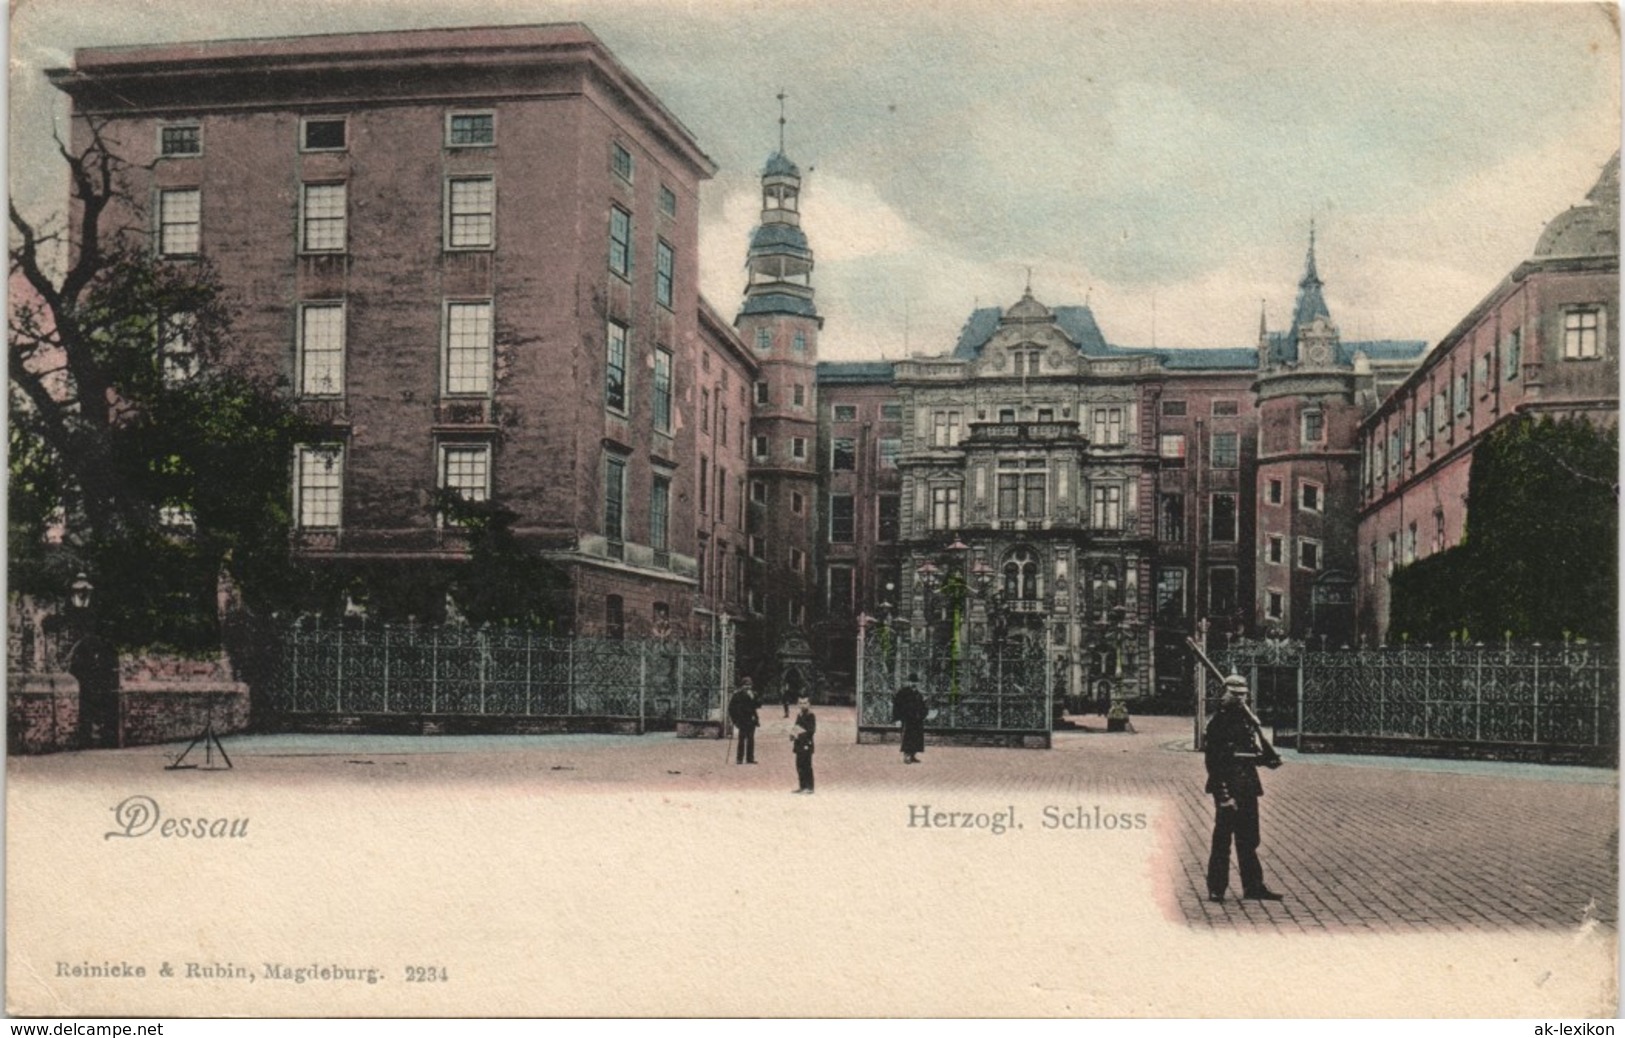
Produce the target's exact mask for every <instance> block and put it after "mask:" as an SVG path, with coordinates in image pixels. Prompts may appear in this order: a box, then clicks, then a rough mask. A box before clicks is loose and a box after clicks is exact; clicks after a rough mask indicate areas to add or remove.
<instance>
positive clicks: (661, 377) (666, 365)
mask: <svg viewBox="0 0 1625 1038" xmlns="http://www.w3.org/2000/svg"><path fill="white" fill-rule="evenodd" d="M654 382H655V385H654V390H655V398H654V411H655V413H654V420H655V428H656V429H657V430H659V431H660V432H663V433H669V432H671V351H670V350H663V349H659V348H656V350H655V379H654Z"/></svg>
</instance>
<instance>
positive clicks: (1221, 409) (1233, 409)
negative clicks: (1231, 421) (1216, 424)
mask: <svg viewBox="0 0 1625 1038" xmlns="http://www.w3.org/2000/svg"><path fill="white" fill-rule="evenodd" d="M1236 413H1237V405H1236V402H1235V401H1234V400H1215V401H1213V417H1215V418H1233V417H1235V415H1236Z"/></svg>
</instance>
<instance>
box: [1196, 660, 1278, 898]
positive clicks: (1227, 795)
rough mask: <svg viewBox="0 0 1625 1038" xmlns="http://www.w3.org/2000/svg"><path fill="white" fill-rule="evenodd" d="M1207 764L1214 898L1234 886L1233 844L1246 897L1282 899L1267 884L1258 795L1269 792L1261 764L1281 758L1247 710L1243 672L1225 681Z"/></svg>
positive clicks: (1210, 873) (1208, 740) (1275, 763)
mask: <svg viewBox="0 0 1625 1038" xmlns="http://www.w3.org/2000/svg"><path fill="white" fill-rule="evenodd" d="M1204 763H1205V764H1206V765H1207V791H1208V792H1209V793H1210V794H1212V795H1213V809H1214V813H1213V846H1212V850H1211V852H1210V853H1209V855H1208V863H1207V894H1208V900H1209V901H1223V900H1224V895H1225V890H1226V889H1227V888H1228V887H1229V885H1230V845H1231V844H1232V843H1234V844H1235V847H1236V864H1237V866H1238V867H1239V869H1240V872H1241V896H1242V897H1244V898H1248V899H1251V900H1254V901H1279V900H1281V895H1280V894H1277V893H1276V892H1275V891H1273V890H1271V889H1270V888H1269V887H1267V886H1265V885H1264V869H1263V866H1262V865H1260V864H1259V862H1258V844H1259V833H1258V798H1259V797H1261V796H1263V795H1264V785H1263V783H1261V782H1259V780H1258V766H1259V765H1260V764H1262V765H1264V767H1266V768H1278V767H1280V766H1281V757H1280V755H1279V754H1277V753H1276V752H1275V747H1273V746H1271V745H1270V744H1269V740H1268V739H1265V738H1264V732H1263V730H1262V729H1261V728H1259V726H1258V721H1257V720H1256V719H1255V718H1254V717H1253V714H1252V711H1251V710H1249V709H1248V708H1247V679H1246V678H1244V677H1242V676H1241V675H1239V674H1232V675H1230V676H1229V677H1228V678H1225V680H1224V698H1223V699H1221V700H1220V701H1219V711H1218V713H1216V714H1214V715H1213V720H1211V721H1209V722H1208V726H1207V738H1206V742H1205V743H1204Z"/></svg>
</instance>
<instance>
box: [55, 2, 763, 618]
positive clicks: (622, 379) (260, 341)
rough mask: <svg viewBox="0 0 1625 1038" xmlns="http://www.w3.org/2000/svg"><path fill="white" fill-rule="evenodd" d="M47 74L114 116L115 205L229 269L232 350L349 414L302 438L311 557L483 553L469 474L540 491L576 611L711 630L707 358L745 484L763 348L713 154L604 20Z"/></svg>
mask: <svg viewBox="0 0 1625 1038" xmlns="http://www.w3.org/2000/svg"><path fill="white" fill-rule="evenodd" d="M50 75H51V79H52V82H53V83H55V85H56V86H58V87H59V88H61V89H62V90H64V91H66V92H67V93H68V94H69V95H70V96H71V97H72V99H73V105H74V115H75V118H74V128H73V142H74V145H75V146H76V147H79V148H83V147H84V146H85V145H86V144H87V143H88V142H89V139H90V134H91V132H92V131H91V126H92V124H94V125H95V126H97V127H99V130H100V133H101V134H102V136H103V138H104V139H105V140H106V141H107V142H108V144H109V145H110V146H111V147H112V149H113V150H114V151H115V152H116V153H117V154H118V155H120V156H121V157H122V158H124V159H125V160H126V161H127V162H128V167H127V170H126V172H127V176H128V179H129V181H130V182H129V184H128V187H129V188H130V194H129V199H128V201H127V203H125V204H123V205H121V207H119V208H117V209H116V210H115V211H113V212H111V213H110V214H109V215H110V217H111V218H112V219H113V220H115V221H118V222H121V223H123V224H124V225H126V226H131V227H138V228H147V229H150V231H151V234H152V241H153V247H154V249H155V250H156V251H157V252H158V253H160V254H161V255H164V256H166V257H171V258H175V259H179V260H188V259H190V258H193V257H197V258H199V259H200V260H206V261H208V262H210V263H212V264H213V265H214V267H215V269H216V270H217V271H218V273H219V275H220V278H221V280H222V282H223V284H224V286H225V290H226V298H227V302H228V304H229V305H230V307H231V310H232V316H233V319H234V333H235V341H236V348H237V349H238V352H239V356H238V357H237V361H238V362H239V363H243V364H246V365H248V366H251V367H253V368H255V369H258V370H259V371H262V372H269V373H271V374H274V375H276V376H279V377H281V378H282V379H283V380H285V382H286V384H287V385H288V386H290V387H291V389H292V391H293V393H294V394H295V395H296V396H297V398H298V399H299V401H300V403H301V405H302V406H303V407H304V408H306V409H307V410H308V411H309V412H310V413H312V414H313V415H315V416H317V417H319V418H321V419H322V420H323V421H324V422H325V423H326V426H327V429H328V433H327V435H326V436H325V437H324V438H323V439H322V441H321V442H316V443H310V444H306V445H304V446H302V447H301V448H300V449H299V450H298V452H297V456H296V457H295V458H293V459H291V462H292V469H293V476H292V486H293V500H294V505H293V507H294V516H295V519H296V523H297V528H298V537H299V546H300V548H301V550H302V551H303V552H304V553H305V554H306V555H307V557H308V558H309V559H310V560H311V561H312V563H313V564H316V565H321V564H323V563H324V562H326V561H329V560H331V561H335V562H337V561H342V560H361V559H387V560H400V561H402V562H410V561H412V560H421V559H431V558H433V559H448V558H449V559H455V558H458V557H460V556H461V555H462V554H463V552H464V550H465V548H464V545H463V544H462V543H461V539H460V537H459V532H458V529H457V528H456V527H455V526H454V525H449V524H447V523H445V522H444V521H442V519H441V518H440V517H438V516H436V515H435V514H434V512H433V510H432V505H431V502H432V501H433V500H434V498H435V496H436V492H437V491H438V490H441V489H446V490H451V491H454V492H456V493H458V494H460V495H462V496H463V497H465V498H468V499H472V500H481V499H487V498H500V499H501V500H502V501H504V502H506V503H507V504H509V506H510V507H513V508H514V509H515V510H516V511H518V512H519V520H518V523H517V525H516V532H517V533H518V534H519V536H520V537H521V538H522V539H523V540H525V541H526V542H528V543H530V544H533V545H535V546H537V547H540V548H542V549H544V550H545V551H546V552H547V553H548V555H549V556H551V557H552V558H554V559H555V560H557V561H558V562H560V563H561V564H562V565H563V566H564V567H565V568H566V569H567V570H568V571H569V574H570V576H571V579H572V585H573V591H572V601H571V602H570V603H569V604H568V615H569V616H571V617H572V618H573V624H572V626H573V627H574V628H575V629H577V630H580V631H583V632H588V633H608V634H611V635H620V634H623V633H624V634H646V633H649V632H651V631H659V630H662V629H665V628H666V627H668V626H673V627H675V628H677V629H682V628H683V627H684V625H686V624H687V622H688V618H689V617H690V615H691V612H692V610H693V608H694V605H695V603H694V601H693V596H694V591H695V588H696V581H697V579H698V576H699V570H698V562H697V559H696V552H697V548H698V543H699V541H698V538H697V530H696V524H697V521H698V520H699V519H700V517H701V509H700V507H699V506H700V505H701V504H703V503H704V502H705V497H704V495H703V494H702V493H701V485H700V481H699V473H698V472H697V464H696V461H697V459H698V458H700V457H704V456H706V454H705V451H702V450H701V449H700V447H701V444H702V437H701V434H700V433H699V428H700V423H699V422H698V421H696V417H697V415H698V414H699V413H700V412H701V409H702V407H703V406H704V398H703V396H702V395H701V393H702V382H703V381H704V379H705V377H706V372H705V371H704V367H703V366H704V365H705V363H706V361H707V359H708V358H715V359H712V360H711V363H712V364H713V366H714V367H716V368H720V369H721V371H720V372H717V371H713V372H712V374H711V375H710V376H709V377H711V378H720V379H721V380H722V381H721V387H722V388H721V392H722V395H723V397H724V399H719V400H714V401H712V407H713V408H715V409H717V412H718V414H721V415H726V414H727V410H728V409H729V408H730V407H731V408H732V409H733V418H732V419H731V420H732V421H737V422H739V423H741V425H740V428H738V429H731V428H730V427H729V424H728V422H729V421H730V420H723V421H722V422H721V424H720V425H717V426H716V428H715V432H714V433H708V434H705V435H717V436H720V440H719V441H718V442H717V443H716V444H715V448H714V449H715V451H716V454H715V455H714V456H712V457H711V459H710V464H711V465H714V466H715V467H716V471H717V473H718V475H717V476H716V477H714V478H716V479H717V491H716V492H717V494H718V495H719V496H720V495H722V494H724V493H726V494H727V495H728V498H729V502H728V503H731V502H732V501H735V500H738V496H739V494H740V487H742V486H743V480H744V473H745V468H746V464H747V459H746V458H745V455H744V444H743V435H742V434H743V423H745V422H746V421H747V420H748V415H747V412H748V407H749V401H748V397H747V396H746V395H745V394H746V393H748V386H749V381H750V377H751V368H752V364H751V362H750V358H748V357H739V356H737V354H738V353H739V351H738V350H737V349H736V348H735V347H734V345H733V344H732V343H731V342H730V338H731V335H732V333H731V331H730V330H729V329H727V327H726V325H724V324H722V323H721V322H718V321H716V320H714V319H711V320H705V319H703V318H702V313H703V310H702V304H701V302H700V299H699V295H698V290H697V279H698V273H697V272H698V258H697V257H698V252H697V239H698V217H697V211H698V190H699V184H700V181H702V180H704V179H706V178H708V177H709V176H710V175H711V174H712V172H713V170H714V166H713V164H712V162H711V160H710V159H709V158H707V157H706V155H705V154H704V153H703V152H702V151H701V150H700V147H699V145H698V144H697V143H696V142H695V140H694V139H693V137H692V135H691V134H690V133H689V132H688V130H687V129H685V128H684V127H683V125H682V124H681V123H680V122H679V121H678V120H677V119H676V118H675V117H674V116H673V115H672V114H671V113H670V112H669V111H667V110H666V108H665V107H664V106H663V105H662V104H661V103H660V101H659V99H658V98H656V97H655V96H654V95H653V94H652V93H651V92H650V91H649V90H648V89H647V88H646V87H645V86H644V85H643V84H642V83H640V82H639V81H638V80H637V78H636V77H634V76H633V75H632V74H631V73H630V72H628V71H627V70H626V69H625V68H624V67H623V66H622V65H621V64H620V63H619V62H618V61H616V60H615V58H614V57H613V56H612V55H611V54H610V53H609V51H608V50H607V49H606V48H605V47H604V46H603V44H602V43H601V42H599V40H598V39H597V38H596V37H594V36H593V35H592V33H591V32H589V31H588V30H587V29H586V28H584V27H582V26H579V25H555V26H529V27H513V28H486V29H454V30H432V31H422V32H386V33H369V34H359V35H334V36H309V37H300V38H286V39H269V40H247V41H226V42H214V43H201V44H184V45H181V44H177V45H165V46H142V47H124V48H107V49H92V50H81V51H79V52H77V53H76V55H75V64H74V67H73V68H71V69H61V70H55V71H53V72H52V73H51V74H50ZM702 342H703V344H704V345H702ZM167 348H168V349H171V350H172V351H184V349H185V347H184V343H180V342H177V343H171V344H169V346H168V347H167ZM724 358H726V360H725V359H724ZM730 392H732V393H737V394H739V395H737V396H731V397H730V396H728V395H727V394H728V393H730ZM711 420H712V421H713V422H716V421H717V420H718V419H717V417H716V415H713V416H712V419H711ZM730 436H733V437H734V438H733V440H732V447H731V450H732V452H733V453H732V456H731V457H729V458H728V460H724V458H725V456H727V455H728V453H729V450H730V444H729V437H730ZM704 443H705V447H706V450H707V451H708V450H711V449H712V445H711V441H710V440H705V441H704ZM724 471H726V472H727V476H726V478H724V477H723V475H722V473H723V472H724ZM729 481H732V483H730V482H729ZM714 503H715V506H716V509H717V511H718V512H722V511H723V508H722V506H723V504H724V502H722V501H720V500H717V501H715V502H714ZM742 526H743V523H742V522H735V523H733V528H734V531H737V529H738V528H739V527H742ZM707 533H708V535H710V536H713V537H714V536H716V534H715V533H714V531H712V530H709V529H708V530H707ZM738 538H739V534H738V533H737V532H730V533H729V534H728V535H727V538H726V539H727V540H728V542H729V544H730V545H735V544H737V543H738ZM718 554H720V553H719V552H717V551H716V550H715V549H713V554H712V555H711V557H710V559H709V560H708V561H709V562H710V563H711V564H712V565H718V564H719V560H718V558H717V555H718ZM729 561H730V560H727V559H723V560H720V566H719V569H718V573H719V579H720V578H721V577H722V576H723V575H725V574H728V573H737V572H738V569H737V564H735V566H734V568H733V569H731V570H730V569H729ZM722 582H723V583H724V584H725V583H726V581H725V580H723V581H722ZM715 587H716V585H715V584H713V585H712V588H713V590H714V589H715ZM739 597H740V596H734V597H732V598H728V599H726V601H727V603H728V604H729V605H734V606H736V605H737V600H738V598H739ZM705 602H706V603H707V604H708V607H709V608H714V607H715V605H716V602H715V599H714V597H713V598H707V599H705Z"/></svg>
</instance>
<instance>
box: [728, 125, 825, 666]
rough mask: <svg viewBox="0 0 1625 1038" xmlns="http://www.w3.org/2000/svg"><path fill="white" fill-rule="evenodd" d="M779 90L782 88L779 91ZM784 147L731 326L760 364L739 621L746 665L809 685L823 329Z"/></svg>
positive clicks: (769, 171)
mask: <svg viewBox="0 0 1625 1038" xmlns="http://www.w3.org/2000/svg"><path fill="white" fill-rule="evenodd" d="M781 101H782V97H781ZM779 123H780V131H779V149H778V150H777V151H775V152H774V153H773V154H772V155H770V156H769V157H768V160H767V163H766V165H765V166H764V167H763V169H762V176H761V183H762V211H761V221H760V223H758V225H757V226H756V229H755V230H754V231H753V232H752V233H751V238H750V249H749V252H748V253H747V255H746V261H745V267H746V272H747V277H748V280H747V282H746V285H745V299H744V302H743V304H742V305H741V306H740V309H739V315H738V317H737V318H735V320H734V326H735V328H737V329H738V331H739V336H740V338H741V339H742V340H743V341H744V343H745V345H746V346H747V347H748V348H749V349H751V350H752V351H753V352H754V353H755V355H756V360H757V362H758V365H759V373H758V374H757V376H756V378H757V381H756V383H755V385H754V386H752V387H751V410H750V414H751V422H750V441H749V444H748V446H747V450H748V451H749V464H750V468H749V472H750V486H749V488H748V492H747V497H746V508H747V510H748V515H747V529H748V530H749V531H750V534H751V538H750V540H751V544H750V567H751V576H752V578H753V579H752V580H751V594H750V598H751V607H752V610H751V611H752V613H753V619H752V623H751V624H750V625H748V627H747V629H746V630H745V631H742V632H741V633H742V638H741V644H740V652H741V659H740V663H741V666H742V667H745V668H748V669H750V670H752V671H754V672H755V673H756V674H757V675H758V677H759V678H761V679H764V680H765V681H766V682H767V683H768V685H769V686H771V690H770V692H769V695H772V694H774V693H776V692H779V691H782V690H783V689H784V688H786V687H787V688H788V691H789V693H790V694H792V695H794V694H799V693H802V692H809V693H811V692H814V691H816V690H815V688H814V687H813V685H814V683H815V680H816V679H815V676H814V668H812V666H811V655H812V653H811V649H810V646H809V642H808V639H807V630H808V625H809V622H810V621H811V620H812V619H813V618H815V616H816V612H817V609H816V607H817V603H818V587H819V566H820V555H819V551H818V546H819V538H818V536H817V532H818V530H819V529H821V528H822V527H824V526H826V525H827V524H829V523H830V522H831V521H832V518H833V519H837V520H839V521H843V522H844V521H847V520H848V519H850V517H831V516H830V515H829V514H827V513H828V507H829V505H828V502H827V501H825V500H824V499H823V498H824V495H822V494H820V493H819V475H818V473H819V461H820V451H821V450H822V449H825V448H823V447H822V445H821V444H820V443H819V439H818V396H817V377H816V376H817V365H818V331H819V329H820V328H821V327H822V326H823V323H824V321H823V318H822V317H820V316H819V315H818V310H817V308H816V306H815V305H814V302H813V287H812V270H813V253H812V249H811V247H810V246H809V245H808V244H807V235H806V233H805V232H803V231H802V229H801V185H802V176H801V169H800V168H799V167H798V166H797V165H796V164H795V163H794V162H792V161H790V159H789V157H788V156H786V155H785V153H784V139H783V134H784V129H783V127H784V119H783V116H782V114H781V116H780V120H779Z"/></svg>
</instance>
